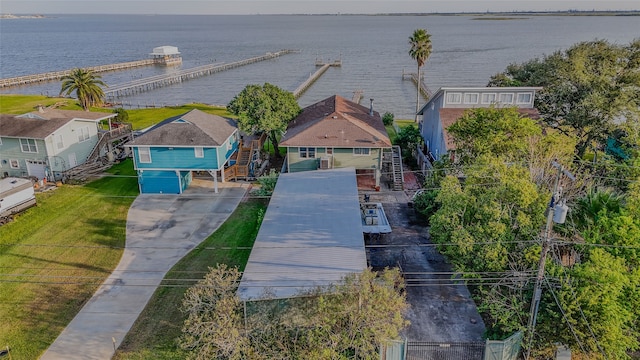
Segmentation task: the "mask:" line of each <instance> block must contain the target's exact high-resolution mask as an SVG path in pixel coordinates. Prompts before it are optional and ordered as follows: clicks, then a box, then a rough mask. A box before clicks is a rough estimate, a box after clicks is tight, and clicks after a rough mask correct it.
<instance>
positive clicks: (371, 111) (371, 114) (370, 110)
mask: <svg viewBox="0 0 640 360" xmlns="http://www.w3.org/2000/svg"><path fill="white" fill-rule="evenodd" d="M369 101H370V102H371V105H370V106H369V116H373V99H369Z"/></svg>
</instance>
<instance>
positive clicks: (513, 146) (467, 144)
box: [447, 107, 541, 164]
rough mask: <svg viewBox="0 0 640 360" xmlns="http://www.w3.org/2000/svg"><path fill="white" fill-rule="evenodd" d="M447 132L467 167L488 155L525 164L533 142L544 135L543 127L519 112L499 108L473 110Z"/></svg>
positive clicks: (513, 109) (514, 109)
mask: <svg viewBox="0 0 640 360" xmlns="http://www.w3.org/2000/svg"><path fill="white" fill-rule="evenodd" d="M447 131H448V132H449V134H450V135H451V136H452V137H453V141H454V143H455V144H456V155H457V156H458V157H459V158H460V160H461V161H462V163H463V164H468V163H470V162H471V161H472V160H474V159H475V158H477V157H480V156H483V155H488V154H491V155H497V156H502V157H503V158H504V159H505V160H507V161H513V160H521V159H523V158H526V157H527V155H528V152H529V142H530V138H532V137H534V136H538V135H540V134H541V129H540V127H539V126H538V125H537V124H536V123H535V122H534V121H533V120H531V119H529V118H527V117H524V116H522V115H521V114H520V113H519V112H518V110H517V109H516V108H495V107H490V108H477V109H473V110H469V111H467V112H465V114H464V115H463V116H462V117H461V118H460V119H458V120H457V121H456V122H455V123H453V125H451V126H449V128H448V129H447Z"/></svg>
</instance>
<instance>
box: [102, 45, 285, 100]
mask: <svg viewBox="0 0 640 360" xmlns="http://www.w3.org/2000/svg"><path fill="white" fill-rule="evenodd" d="M292 52H295V50H280V51H277V52H273V53H272V52H268V53H266V54H265V55H262V56H256V57H252V58H249V59H244V60H240V61H235V62H231V63H214V64H207V65H202V66H198V67H195V68H191V69H185V70H181V71H178V72H175V73H172V74H164V75H157V76H151V77H148V78H144V79H138V80H134V81H130V82H127V83H124V84H118V85H114V86H110V87H109V88H108V89H106V90H105V92H104V93H105V96H106V98H107V100H112V99H115V98H120V97H124V96H130V95H133V94H137V93H141V92H145V91H150V90H153V89H157V88H161V87H164V86H169V85H172V84H177V83H181V82H183V81H186V80H189V79H194V78H197V77H201V76H206V75H211V74H215V73H217V72H221V71H225V70H229V69H233V68H237V67H239V66H243V65H248V64H252V63H255V62H259V61H264V60H270V59H274V58H277V57H279V56H281V55H285V54H290V53H292Z"/></svg>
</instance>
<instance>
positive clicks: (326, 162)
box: [280, 95, 391, 187]
mask: <svg viewBox="0 0 640 360" xmlns="http://www.w3.org/2000/svg"><path fill="white" fill-rule="evenodd" d="M280 146H281V147H285V148H286V149H287V155H286V169H287V171H288V172H297V171H308V170H317V169H331V168H345V167H353V168H355V169H356V175H357V178H358V186H359V187H374V186H379V185H380V175H381V169H382V153H383V149H388V148H391V141H390V140H389V135H388V134H387V130H386V129H385V127H384V124H383V123H382V119H381V117H380V114H379V113H378V112H377V111H374V110H373V105H372V106H371V108H366V107H364V106H362V105H359V104H356V103H354V102H352V101H349V100H347V99H345V98H343V97H341V96H338V95H334V96H331V97H329V98H327V99H324V100H322V101H319V102H317V103H315V104H313V105H310V106H307V107H306V108H304V109H303V110H302V112H301V113H300V115H298V116H297V117H296V118H295V119H293V120H292V121H291V122H290V123H289V126H288V128H287V131H286V133H285V134H284V136H283V137H282V140H281V141H280Z"/></svg>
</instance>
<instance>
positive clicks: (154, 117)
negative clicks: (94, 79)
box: [0, 94, 232, 130]
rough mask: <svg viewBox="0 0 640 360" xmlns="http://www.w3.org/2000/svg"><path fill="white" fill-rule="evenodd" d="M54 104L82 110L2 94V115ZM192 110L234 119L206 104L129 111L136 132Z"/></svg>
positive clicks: (31, 97) (45, 99)
mask: <svg viewBox="0 0 640 360" xmlns="http://www.w3.org/2000/svg"><path fill="white" fill-rule="evenodd" d="M53 104H64V105H62V106H60V107H59V108H60V109H64V110H82V108H81V107H80V106H79V105H78V104H77V102H76V100H75V99H70V98H59V97H57V98H56V97H46V96H40V95H6V94H0V113H1V114H24V113H28V112H30V111H35V110H36V107H37V106H38V105H44V106H50V105H53ZM192 109H199V110H202V111H204V112H207V113H209V114H215V115H220V116H224V117H232V115H231V114H230V113H229V112H227V110H226V109H225V108H221V107H216V106H209V105H204V104H186V105H182V106H169V107H163V108H151V109H127V113H128V114H129V121H128V122H130V123H132V125H133V128H134V129H135V130H141V129H144V128H147V127H149V126H151V125H153V124H156V123H158V122H160V121H162V120H164V119H167V118H170V117H172V116H176V115H180V114H183V113H186V112H187V111H189V110H192ZM91 111H96V112H109V113H110V112H113V110H112V109H108V108H91Z"/></svg>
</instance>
